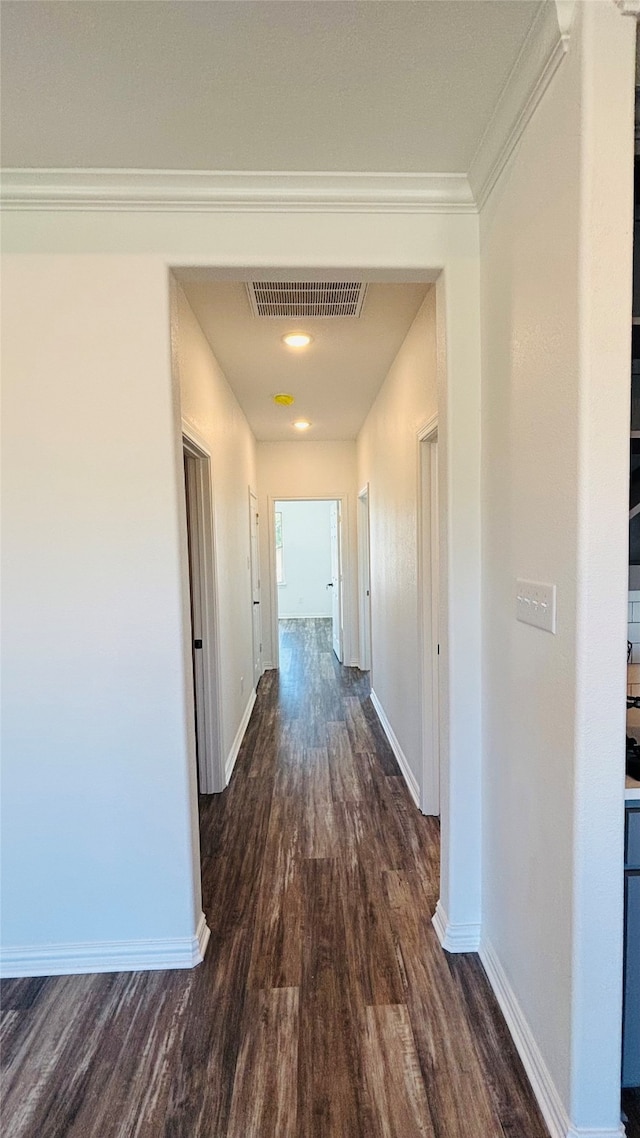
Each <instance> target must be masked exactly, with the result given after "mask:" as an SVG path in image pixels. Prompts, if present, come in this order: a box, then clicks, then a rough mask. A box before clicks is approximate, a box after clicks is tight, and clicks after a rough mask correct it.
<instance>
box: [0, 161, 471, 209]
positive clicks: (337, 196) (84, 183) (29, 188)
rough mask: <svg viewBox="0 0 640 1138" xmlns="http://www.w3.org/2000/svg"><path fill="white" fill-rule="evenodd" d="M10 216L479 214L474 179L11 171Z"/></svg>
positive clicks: (5, 180)
mask: <svg viewBox="0 0 640 1138" xmlns="http://www.w3.org/2000/svg"><path fill="white" fill-rule="evenodd" d="M0 200H1V201H2V206H3V209H5V210H47V211H48V210H77V211H86V210H91V211H93V210H117V211H134V212H137V211H147V212H148V211H153V212H156V211H160V212H171V213H172V212H180V213H225V212H234V213H235V212H238V211H240V212H249V213H265V212H266V213H280V212H286V213H291V212H299V213H316V212H322V213H327V212H329V213H475V212H476V206H475V202H474V200H473V194H472V193H471V188H470V186H469V180H468V178H467V176H466V174H404V173H403V174H366V173H335V174H333V173H304V172H295V173H279V172H272V171H265V172H250V171H247V172H244V171H205V170H202V171H201V170H114V169H105V170H100V169H5V170H3V171H2V174H1V194H0Z"/></svg>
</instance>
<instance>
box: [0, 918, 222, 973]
mask: <svg viewBox="0 0 640 1138" xmlns="http://www.w3.org/2000/svg"><path fill="white" fill-rule="evenodd" d="M210 936H211V932H210V929H209V926H208V925H207V922H206V920H205V916H204V913H201V914H200V918H199V920H198V927H197V928H196V931H195V934H194V935H193V936H191V937H172V938H167V939H165V940H124V941H95V942H93V943H91V942H89V943H87V944H44V945H23V946H20V947H17V948H7V949H2V950H0V977H1V978H2V979H3V980H4V979H10V978H14V977H18V976H77V975H81V974H84V973H92V972H155V971H157V970H158V969H163V968H195V966H196V965H197V964H201V963H202V961H203V960H204V955H205V952H206V951H207V945H208V943H209V937H210Z"/></svg>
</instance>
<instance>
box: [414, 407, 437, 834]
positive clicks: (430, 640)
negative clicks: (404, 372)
mask: <svg viewBox="0 0 640 1138" xmlns="http://www.w3.org/2000/svg"><path fill="white" fill-rule="evenodd" d="M439 517H440V512H439V507H438V418H437V416H434V417H433V418H432V419H430V420H429V422H428V423H426V424H425V426H424V427H423V428H422V430H421V431H420V432H419V433H418V519H417V521H418V597H419V605H420V636H419V644H420V665H421V673H422V675H421V681H422V682H421V692H422V778H421V786H420V809H421V810H422V813H423V814H433V815H439V814H440V773H441V772H440V763H441V750H442V749H441V746H440V722H441V714H440V523H439Z"/></svg>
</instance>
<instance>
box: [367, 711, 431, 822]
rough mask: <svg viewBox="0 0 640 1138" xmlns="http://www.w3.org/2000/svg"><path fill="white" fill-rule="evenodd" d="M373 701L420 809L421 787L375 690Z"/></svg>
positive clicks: (405, 779)
mask: <svg viewBox="0 0 640 1138" xmlns="http://www.w3.org/2000/svg"><path fill="white" fill-rule="evenodd" d="M371 702H372V704H373V706H374V708H375V712H376V715H377V716H378V719H379V720H380V723H381V726H382V730H383V731H384V733H385V735H386V736H387V739H388V740H389V744H390V746H391V750H392V751H393V753H394V755H395V757H396V759H397V760H398V766H399V767H400V770H401V771H402V775H403V778H404V781H405V782H406V784H407V786H408V788H409V794H410V795H411V797H412V798H413V801H414V802H415V804H416V806H417V807H418V809H420V787H419V786H418V783H417V781H416V776H415V775H414V773H413V771H412V770H411V767H410V766H409V763H408V762H407V756H406V755H405V753H404V751H403V750H402V747H401V746H400V744H399V742H398V740H397V739H396V735H395V732H394V730H393V727H392V726H391V724H390V723H389V720H388V718H387V713H386V711H385V710H384V708H383V706H382V704H381V703H380V700H379V699H378V697H377V695H376V693H375V692H374V691H372V692H371Z"/></svg>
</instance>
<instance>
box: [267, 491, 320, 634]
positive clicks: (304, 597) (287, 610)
mask: <svg viewBox="0 0 640 1138" xmlns="http://www.w3.org/2000/svg"><path fill="white" fill-rule="evenodd" d="M275 508H276V510H279V511H280V513H281V514H282V546H283V566H284V574H283V575H284V581H283V583H282V584H279V585H278V616H279V617H280V619H282V620H283V619H285V618H287V617H330V616H331V613H332V599H331V590H330V589H328V588H327V582H328V581H330V580H331V503H330V502H276V505H275Z"/></svg>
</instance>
